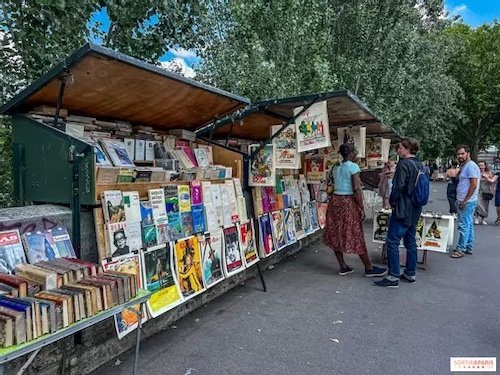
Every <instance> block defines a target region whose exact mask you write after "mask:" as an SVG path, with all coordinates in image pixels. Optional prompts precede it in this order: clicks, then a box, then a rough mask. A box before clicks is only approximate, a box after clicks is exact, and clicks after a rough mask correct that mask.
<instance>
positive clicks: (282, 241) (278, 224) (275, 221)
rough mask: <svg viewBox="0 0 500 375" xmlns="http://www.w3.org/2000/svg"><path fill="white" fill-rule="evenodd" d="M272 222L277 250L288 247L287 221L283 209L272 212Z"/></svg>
mask: <svg viewBox="0 0 500 375" xmlns="http://www.w3.org/2000/svg"><path fill="white" fill-rule="evenodd" d="M270 216H271V224H272V231H273V239H274V245H275V246H276V249H277V250H281V249H283V248H284V247H286V235H285V223H284V218H283V211H281V210H280V211H274V212H271V214H270Z"/></svg>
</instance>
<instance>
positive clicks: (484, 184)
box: [474, 160, 498, 225]
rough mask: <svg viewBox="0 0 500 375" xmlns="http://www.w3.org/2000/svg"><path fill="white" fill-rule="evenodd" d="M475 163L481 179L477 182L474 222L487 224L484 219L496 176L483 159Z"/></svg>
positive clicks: (492, 196)
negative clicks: (477, 192)
mask: <svg viewBox="0 0 500 375" xmlns="http://www.w3.org/2000/svg"><path fill="white" fill-rule="evenodd" d="M477 165H478V166H479V170H480V171H481V180H480V182H479V194H478V197H477V207H476V212H475V213H474V224H476V225H478V224H483V225H488V222H487V221H486V219H487V218H488V215H489V211H490V201H491V200H492V199H493V198H494V197H495V194H494V191H495V190H494V187H495V182H496V180H497V178H498V177H497V176H495V175H494V174H493V173H491V172H490V170H489V169H488V164H487V163H486V162H485V161H482V160H481V161H478V162H477Z"/></svg>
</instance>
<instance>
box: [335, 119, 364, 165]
mask: <svg viewBox="0 0 500 375" xmlns="http://www.w3.org/2000/svg"><path fill="white" fill-rule="evenodd" d="M337 135H338V139H339V144H340V145H342V144H344V143H352V144H353V145H354V147H356V150H357V151H358V158H364V157H365V153H366V128H365V127H364V126H353V127H345V128H338V129H337Z"/></svg>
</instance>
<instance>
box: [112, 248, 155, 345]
mask: <svg viewBox="0 0 500 375" xmlns="http://www.w3.org/2000/svg"><path fill="white" fill-rule="evenodd" d="M140 265H141V261H140V259H139V256H138V255H137V254H127V255H124V256H122V257H119V258H115V259H113V260H111V261H105V260H104V261H103V262H102V267H103V268H104V270H110V271H118V272H124V273H130V274H132V275H135V277H136V282H137V287H138V288H142V278H141V267H140ZM134 309H135V310H137V311H139V310H140V309H141V305H134ZM145 321H146V316H145V314H143V316H142V323H144V322H145ZM137 326H138V321H137V315H136V314H135V313H134V312H132V311H130V310H127V309H125V310H123V311H121V312H119V313H118V314H116V315H115V327H116V333H117V335H118V339H120V340H121V339H122V338H123V337H125V336H126V335H128V334H129V333H130V332H132V331H134V330H135V329H136V328H137Z"/></svg>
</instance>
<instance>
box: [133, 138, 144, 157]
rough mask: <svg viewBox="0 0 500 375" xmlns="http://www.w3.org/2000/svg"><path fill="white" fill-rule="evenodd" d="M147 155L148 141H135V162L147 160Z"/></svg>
mask: <svg viewBox="0 0 500 375" xmlns="http://www.w3.org/2000/svg"><path fill="white" fill-rule="evenodd" d="M145 153H146V141H145V140H144V139H136V140H135V159H134V160H145V156H146V155H145Z"/></svg>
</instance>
